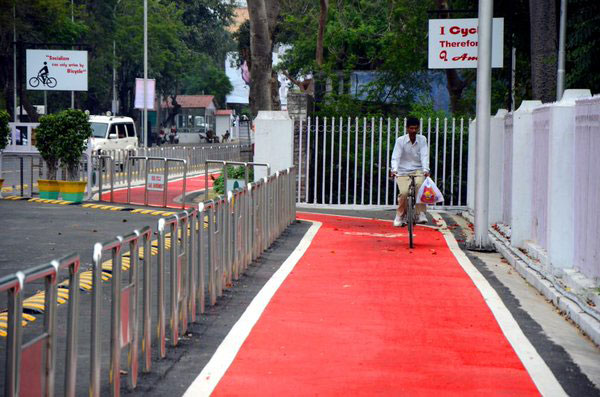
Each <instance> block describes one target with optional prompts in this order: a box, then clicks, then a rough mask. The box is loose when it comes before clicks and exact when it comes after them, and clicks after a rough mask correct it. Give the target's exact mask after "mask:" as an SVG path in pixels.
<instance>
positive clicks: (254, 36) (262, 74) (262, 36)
mask: <svg viewBox="0 0 600 397" xmlns="http://www.w3.org/2000/svg"><path fill="white" fill-rule="evenodd" d="M248 14H249V17H250V51H251V53H252V55H251V59H252V70H251V76H252V77H251V78H252V80H251V82H250V110H251V112H252V115H253V116H256V115H257V114H258V111H259V110H271V106H272V105H271V70H272V61H273V58H272V57H273V56H272V54H271V36H270V34H269V23H268V19H267V9H266V6H265V0H248Z"/></svg>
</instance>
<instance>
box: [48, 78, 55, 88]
mask: <svg viewBox="0 0 600 397" xmlns="http://www.w3.org/2000/svg"><path fill="white" fill-rule="evenodd" d="M46 85H47V86H48V87H50V88H54V87H56V79H55V78H54V77H48V80H47V81H46Z"/></svg>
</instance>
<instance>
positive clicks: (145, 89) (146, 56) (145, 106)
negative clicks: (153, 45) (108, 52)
mask: <svg viewBox="0 0 600 397" xmlns="http://www.w3.org/2000/svg"><path fill="white" fill-rule="evenodd" d="M147 84H148V0H144V147H148V108H147V105H146V95H147V92H146V91H147V87H146V85H147Z"/></svg>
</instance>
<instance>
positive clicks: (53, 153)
mask: <svg viewBox="0 0 600 397" xmlns="http://www.w3.org/2000/svg"><path fill="white" fill-rule="evenodd" d="M91 135H92V128H91V127H90V123H89V122H88V116H87V115H86V114H85V113H84V112H82V111H81V110H74V109H67V110H63V111H62V112H60V113H55V114H49V115H46V116H43V117H41V118H40V125H39V127H38V128H37V129H36V138H37V143H36V147H37V149H38V151H39V152H40V155H41V156H42V158H43V159H44V161H45V162H46V164H47V165H48V168H49V170H50V174H52V173H53V171H55V169H56V167H57V165H58V162H59V161H60V163H61V164H62V165H63V166H65V167H67V168H68V170H69V178H70V179H74V178H75V177H76V172H77V167H78V165H79V159H80V158H81V154H82V153H83V151H84V150H85V143H86V141H87V139H88V138H89V137H90V136H91ZM54 177H55V175H54ZM50 179H53V178H52V175H51V176H50Z"/></svg>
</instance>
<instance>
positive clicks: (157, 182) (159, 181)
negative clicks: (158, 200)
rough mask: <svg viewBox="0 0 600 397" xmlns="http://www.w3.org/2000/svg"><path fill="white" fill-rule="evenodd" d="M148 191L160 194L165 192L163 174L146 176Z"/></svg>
mask: <svg viewBox="0 0 600 397" xmlns="http://www.w3.org/2000/svg"><path fill="white" fill-rule="evenodd" d="M147 182H148V183H147V186H148V190H155V191H158V192H162V191H163V190H165V176H164V175H163V174H148V181H147Z"/></svg>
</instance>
